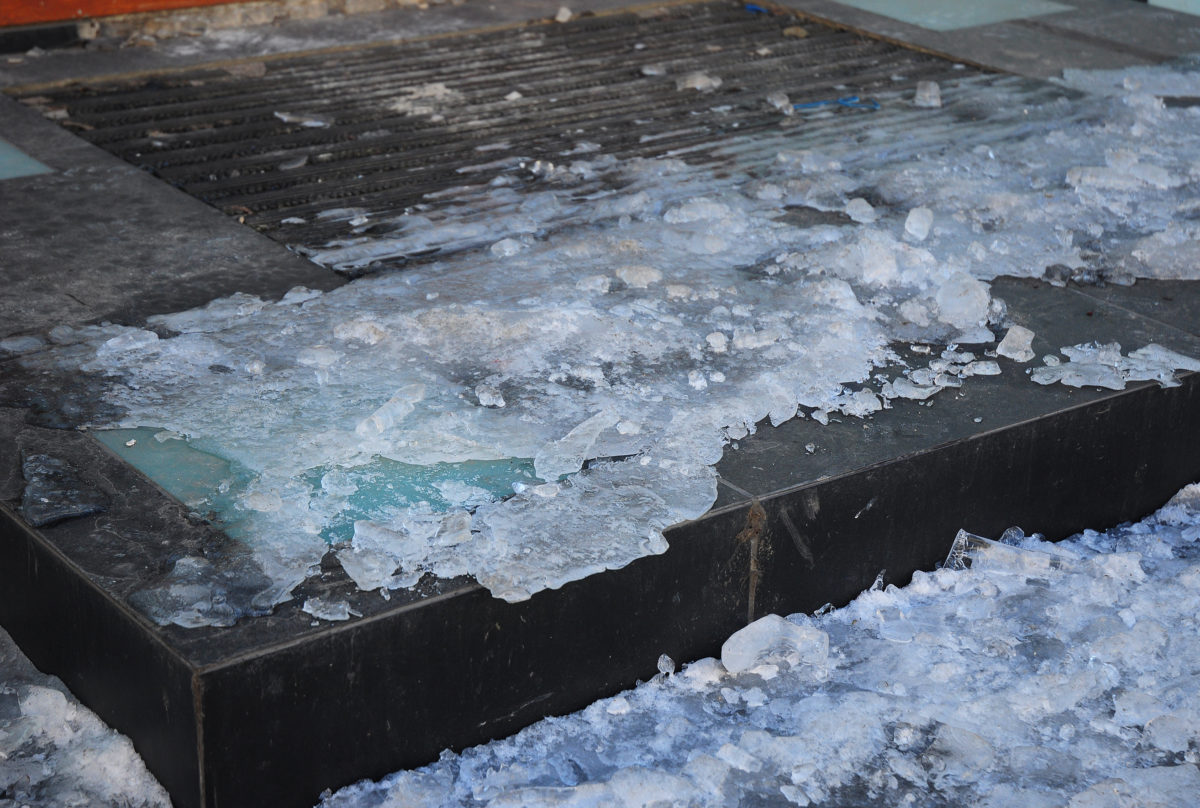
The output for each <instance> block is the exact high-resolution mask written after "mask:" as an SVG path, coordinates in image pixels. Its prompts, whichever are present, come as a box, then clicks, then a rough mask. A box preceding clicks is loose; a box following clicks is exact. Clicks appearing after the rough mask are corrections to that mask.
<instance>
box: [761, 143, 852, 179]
mask: <svg viewBox="0 0 1200 808" xmlns="http://www.w3.org/2000/svg"><path fill="white" fill-rule="evenodd" d="M775 159H776V161H777V162H779V163H780V164H781V165H784V166H787V167H789V168H790V167H794V168H797V169H799V170H800V171H801V172H803V173H805V174H815V173H818V172H822V171H837V170H838V169H840V168H841V167H842V163H841V161H840V160H836V159H834V158H832V157H829V156H827V155H824V154H821V153H819V152H815V151H812V150H810V149H784V150H783V151H780V152H779V153H778V154H776V156H775Z"/></svg>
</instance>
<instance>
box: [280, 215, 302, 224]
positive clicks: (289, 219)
mask: <svg viewBox="0 0 1200 808" xmlns="http://www.w3.org/2000/svg"><path fill="white" fill-rule="evenodd" d="M307 222H308V220H307V219H301V218H300V217H299V216H289V217H287V218H286V219H283V220H281V221H280V222H279V223H280V224H307Z"/></svg>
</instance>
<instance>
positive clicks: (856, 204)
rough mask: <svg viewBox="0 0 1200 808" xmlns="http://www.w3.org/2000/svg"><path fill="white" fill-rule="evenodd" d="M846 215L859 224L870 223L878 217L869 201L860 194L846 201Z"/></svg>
mask: <svg viewBox="0 0 1200 808" xmlns="http://www.w3.org/2000/svg"><path fill="white" fill-rule="evenodd" d="M846 215H847V216H849V217H850V218H851V219H853V220H854V221H856V222H859V223H861V224H870V223H871V222H873V221H875V220H876V219H878V218H879V214H878V213H876V212H875V208H873V207H872V206H871V203H870V202H868V201H867V200H865V199H863V198H862V197H861V196H856V197H854V198H853V199H851V200H850V201H849V202H847V203H846Z"/></svg>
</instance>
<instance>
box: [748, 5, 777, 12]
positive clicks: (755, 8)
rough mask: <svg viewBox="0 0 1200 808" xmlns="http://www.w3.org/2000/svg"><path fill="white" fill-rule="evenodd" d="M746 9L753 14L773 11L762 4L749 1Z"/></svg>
mask: <svg viewBox="0 0 1200 808" xmlns="http://www.w3.org/2000/svg"><path fill="white" fill-rule="evenodd" d="M746 10H747V11H749V12H750V13H751V14H770V13H771V12H770V11H768V10H767V9H765V8H763V7H762V6H759V5H756V4H754V3H747V4H746Z"/></svg>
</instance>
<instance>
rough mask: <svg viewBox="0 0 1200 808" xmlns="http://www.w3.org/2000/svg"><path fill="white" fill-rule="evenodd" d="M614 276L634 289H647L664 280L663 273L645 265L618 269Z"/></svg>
mask: <svg viewBox="0 0 1200 808" xmlns="http://www.w3.org/2000/svg"><path fill="white" fill-rule="evenodd" d="M613 274H614V275H616V276H617V278H619V279H620V280H622V281H624V282H625V284H626V285H628V286H631V287H633V288H634V289H645V288H646V287H647V286H649V285H650V284H652V283H658V282H659V281H661V280H662V272H660V271H659V270H657V269H655V268H654V267H650V266H645V265H643V264H636V265H628V266H623V267H618V268H617V269H616V271H615V272H614V273H613Z"/></svg>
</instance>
